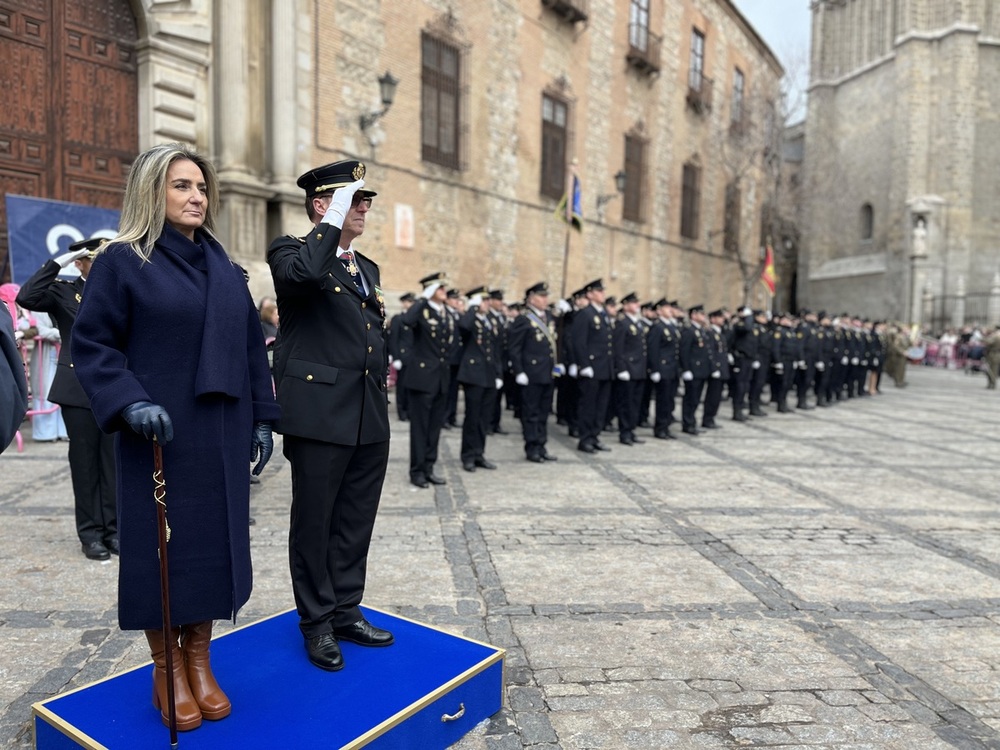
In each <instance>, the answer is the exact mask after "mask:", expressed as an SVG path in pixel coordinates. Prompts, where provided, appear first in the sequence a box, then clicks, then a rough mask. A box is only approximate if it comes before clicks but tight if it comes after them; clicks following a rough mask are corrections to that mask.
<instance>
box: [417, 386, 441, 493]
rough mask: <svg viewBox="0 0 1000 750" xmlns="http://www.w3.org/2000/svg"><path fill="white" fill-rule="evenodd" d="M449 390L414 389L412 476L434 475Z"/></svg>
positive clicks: (419, 477) (424, 476) (420, 477)
mask: <svg viewBox="0 0 1000 750" xmlns="http://www.w3.org/2000/svg"><path fill="white" fill-rule="evenodd" d="M447 401H448V393H447V392H445V391H438V392H437V393H424V392H422V391H414V390H412V389H411V390H410V479H414V480H419V479H422V478H426V477H428V476H430V474H432V473H433V471H434V464H435V463H436V462H437V458H438V441H439V440H440V439H441V425H443V424H444V411H445V405H446V403H447Z"/></svg>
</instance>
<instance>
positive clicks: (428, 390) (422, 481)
mask: <svg viewBox="0 0 1000 750" xmlns="http://www.w3.org/2000/svg"><path fill="white" fill-rule="evenodd" d="M420 283H421V284H422V285H423V288H424V290H423V292H421V293H420V300H419V301H418V302H416V303H415V304H414V305H413V307H411V308H410V309H409V310H407V311H406V313H405V314H404V315H403V322H404V323H406V325H408V326H409V327H410V330H411V331H412V332H413V346H412V350H411V354H410V362H409V365H408V366H409V367H410V372H409V373H408V374H407V377H406V385H407V387H408V388H409V389H410V482H411V483H413V484H414V485H416V486H417V487H429V486H430V485H431V484H446V482H445V480H444V478H443V477H440V476H438V475H437V474H435V473H434V464H435V463H436V462H437V458H438V441H439V440H440V438H441V426H442V425H443V424H444V415H445V405H446V402H447V399H448V384H449V381H450V375H451V373H450V366H449V364H448V358H449V355H450V354H451V350H452V347H453V346H454V345H455V337H456V326H455V322H454V320H453V319H452V316H451V315H450V314H449V313H448V311H447V310H446V309H445V300H446V299H447V295H448V289H447V285H448V280H447V278H446V277H445V274H444V273H433V274H431V275H430V276H425V277H424V278H422V279H421V280H420Z"/></svg>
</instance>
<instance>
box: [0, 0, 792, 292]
mask: <svg viewBox="0 0 1000 750" xmlns="http://www.w3.org/2000/svg"><path fill="white" fill-rule="evenodd" d="M15 5H19V6H24V7H23V8H19V10H18V11H17V12H16V13H15V14H14V20H13V21H11V20H10V18H8V30H9V29H15V30H22V29H24V28H28V29H29V30H30V29H32V28H36V27H37V26H38V24H39V23H42V21H40V20H39V19H42V18H43V17H45V18H47V20H46V21H45V23H48V24H49V26H50V27H51V31H52V36H51V37H50V38H51V39H55V40H57V42H58V40H60V39H62V38H72V37H73V36H74V35H76V36H80V34H81V33H82V32H81V29H82V30H83V31H85V32H86V33H85V34H84V38H85V43H84V47H87V45H88V44H90V43H91V42H90V41H87V40H96V41H94V43H95V44H100V37H101V33H102V32H101V29H102V28H103V24H104V21H102V20H101V19H102V18H104V16H102V15H101V14H104V15H105V16H106V15H107V14H109V13H113V14H116V15H117V16H120V17H122V18H125V17H126V16H128V17H129V23H132V24H134V25H133V26H132V27H131V29H132V30H131V31H130V32H129V33H127V34H124V35H123V36H122V40H121V41H120V43H119V47H116V48H115V49H117V50H118V53H119V54H120V55H122V56H124V57H127V58H128V59H129V60H130V65H131V67H130V71H131V73H130V75H132V76H133V78H131V79H127V80H126V79H122V81H123V82H119V83H118V84H116V85H117V86H118V87H119V88H122V87H124V88H125V89H128V88H129V87H130V86H131V87H134V88H133V90H132V92H131V95H132V96H133V101H134V104H133V105H132V106H134V108H135V110H136V112H135V117H134V121H133V124H134V125H136V127H134V128H133V130H132V131H130V132H125V131H124V130H123V132H122V133H121V134H120V138H119V143H118V145H117V146H116V148H117V149H118V150H117V151H116V153H117V154H118V156H117V157H116V158H117V161H115V162H114V166H113V168H112V169H111V172H110V176H109V177H108V179H107V180H106V181H107V182H109V184H112V185H113V184H115V180H118V184H123V182H124V174H125V172H126V171H127V167H128V164H129V158H128V153H129V152H131V153H132V154H134V153H137V152H138V151H140V150H142V149H144V148H146V147H148V146H150V145H152V144H153V143H158V142H163V141H168V140H181V141H185V142H189V143H192V144H194V145H195V146H196V147H197V148H199V149H200V150H202V151H203V152H205V153H207V154H208V155H209V156H211V158H212V159H213V160H214V162H215V164H216V165H217V168H218V171H219V175H220V180H221V185H222V191H223V212H222V217H221V218H222V222H221V234H222V239H223V241H224V242H225V244H226V247H227V248H228V249H229V250H230V252H231V253H232V254H233V255H234V256H235V257H236V258H237V259H238V260H239V261H240V262H241V263H243V264H244V265H245V266H247V268H248V269H249V270H250V273H251V286H252V290H253V291H254V294H255V296H260V295H261V294H264V293H266V292H268V291H269V276H268V272H267V269H266V264H265V263H264V259H263V257H264V251H265V249H266V247H267V245H268V244H269V241H270V239H271V238H273V237H274V236H276V235H278V234H281V233H286V232H288V233H302V232H304V231H305V230H306V229H307V227H308V223H307V220H306V216H305V211H304V209H303V196H302V194H301V191H300V190H298V188H296V187H295V178H296V176H297V175H299V174H301V173H302V172H303V171H305V170H306V169H308V168H309V167H311V166H314V165H316V164H320V163H325V162H328V161H333V160H336V159H341V158H349V157H353V158H361V159H362V160H364V161H365V162H366V163H367V165H368V167H369V178H368V179H369V184H370V186H371V187H372V188H373V189H375V190H377V191H378V193H379V195H378V198H377V199H376V201H375V203H374V205H373V208H372V210H371V213H370V214H369V224H368V229H367V231H366V233H365V236H364V238H363V241H362V243H361V245H363V248H362V249H363V251H364V252H366V253H367V254H369V255H370V256H371V257H373V258H374V259H375V260H376V261H377V262H379V263H380V264H381V265H382V268H383V281H384V284H385V287H386V291H387V292H389V293H390V299H392V300H393V301H395V299H394V294H393V293H395V292H397V291H398V292H401V291H403V290H406V289H414V288H415V287H416V286H417V279H418V278H420V277H421V276H423V275H425V274H427V273H430V272H433V271H438V270H446V271H448V272H449V274H450V275H451V277H452V279H453V280H454V281H455V283H456V285H457V286H459V287H460V288H463V289H464V288H469V287H472V286H474V285H477V284H480V283H486V284H489V285H491V286H499V287H501V288H504V289H505V290H507V291H508V294H509V296H510V297H512V298H516V297H519V296H520V295H521V293H522V290H523V289H524V288H525V287H527V286H529V285H530V284H532V283H534V282H535V281H537V280H539V279H547V280H548V281H549V283H550V284H551V286H552V287H553V288H554V289H556V290H557V291H560V290H562V289H565V290H566V291H570V290H572V289H575V288H576V287H578V286H580V285H581V284H583V283H584V282H586V281H588V280H590V279H591V278H594V277H598V276H601V277H604V278H605V280H606V282H607V284H608V286H609V288H610V290H611V292H612V293H614V294H620V293H624V292H626V291H630V290H632V289H635V290H636V291H638V292H639V294H640V295H642V296H644V297H659V296H661V295H664V294H665V295H668V296H671V297H678V298H680V299H681V300H682V301H683V302H684V303H697V302H704V303H706V304H710V305H715V304H718V305H722V304H729V305H733V304H736V303H738V302H739V301H740V299H739V298H740V290H741V280H742V279H741V265H742V267H743V270H744V272H745V271H746V268H748V267H749V266H750V265H753V263H755V262H756V257H757V248H758V247H759V245H760V243H761V235H762V230H761V216H762V213H763V206H764V204H765V203H766V201H767V200H768V189H767V187H766V180H764V179H762V167H761V166H760V164H759V159H758V158H756V156H755V154H756V153H757V152H760V151H762V150H763V148H762V143H761V141H762V139H763V138H764V137H765V136H766V134H768V133H770V131H771V130H773V122H771V121H770V120H769V119H768V117H767V116H765V111H766V110H768V108H769V107H770V106H771V103H772V102H773V101H774V98H775V96H776V92H777V84H778V80H779V78H780V76H781V75H782V69H781V66H780V64H779V63H778V61H777V59H776V58H775V57H774V55H773V54H772V53H771V51H770V50H769V49H768V48H767V46H766V45H765V44H764V43H763V41H762V40H761V39H760V37H759V36H758V35H757V34H756V33H755V32H754V30H753V29H752V28H751V27H750V26H749V24H748V23H747V22H746V20H745V19H744V18H743V17H742V16H741V14H740V13H739V12H738V10H737V9H736V8H735V6H734V5H733V4H732V3H731V2H730V0H613V1H606V0H600V1H598V0H394V1H393V2H391V3H389V2H383V3H371V2H362V0H250V1H247V0H22V2H20V3H15ZM46 14H49V15H48V16H46ZM22 16H23V18H22ZM90 16H93V18H90V20H89V21H88V20H87V19H88V18H89V17H90ZM98 16H100V17H98ZM81 19H82V20H81ZM0 21H2V19H0ZM88 24H89V25H88ZM126 25H128V24H126ZM0 26H2V23H0ZM3 32H4V29H3V28H0V35H2V33H3ZM18 33H19V34H20V31H18ZM21 36H23V38H19V42H24V43H25V44H26V45H28V46H30V45H32V44H35V42H34V40H33V38H29V37H31V33H25V34H23V35H21ZM2 41H3V44H7V39H6V38H4V39H3V40H2ZM53 46H54V50H55V54H56V55H58V54H59V50H60V49H61V47H60V46H59V44H58V43H55V42H54V43H53ZM9 57H11V58H14V57H16V55H13V54H12V55H10V56H9ZM431 58H433V59H431ZM385 71H391V72H392V74H393V76H394V77H395V78H396V79H398V81H399V85H398V87H397V89H396V93H395V98H394V101H393V104H392V106H391V108H390V109H389V110H388V111H387V112H385V113H384V115H383V116H382V117H381V118H379V119H378V120H377V122H375V123H374V124H373V125H369V126H367V127H365V128H364V129H362V127H361V125H360V121H361V118H362V115H366V114H371V113H373V112H380V111H381V110H382V105H381V103H380V101H379V94H378V91H379V87H378V78H379V77H380V76H381V75H382V74H383V73H384V72H385ZM129 80H131V81H132V83H129V82H128V81H129ZM125 93H126V94H128V93H129V92H128V91H126V92H125ZM12 95H13V96H15V98H16V96H17V95H18V94H17V92H13V94H12ZM126 99H127V97H126ZM55 106H56V108H58V107H60V106H61V104H60V102H58V101H57V102H56V105H55ZM24 119H25V122H27V121H28V120H29V119H30V118H24ZM29 130H30V128H28V127H27V126H24V127H22V126H21V125H17V126H11V127H9V128H7V127H6V126H4V125H3V123H2V121H0V144H2V142H3V141H4V139H5V138H6V137H7V133H8V131H9V132H10V133H13V135H12V136H10V137H11V138H12V139H14V140H16V139H17V138H26V139H27V140H30V139H31V138H32V137H36V136H37V137H39V138H41V137H42V136H41V135H38V134H32V133H30V132H28V131H29ZM22 131H24V132H22ZM25 133H27V135H25ZM79 145H80V147H81V150H82V151H86V148H87V143H86V139H84V141H82V142H81V144H79ZM2 150H3V149H2V148H0V152H2ZM4 155H5V154H3V153H0V181H2V182H3V183H4V186H5V189H7V190H18V191H27V192H29V193H31V191H34V193H32V194H38V195H40V196H41V197H54V198H60V199H66V200H73V199H74V198H73V197H72V194H70V193H68V192H66V191H64V192H63V193H61V192H60V191H59V190H47V189H46V188H45V186H44V185H43V184H41V183H37V184H33V185H28V186H27V187H24V184H23V181H21V182H18V183H17V184H16V185H15V182H14V177H11V176H10V175H15V176H17V175H18V174H19V173H18V169H19V168H20V165H19V164H17V163H16V162H17V158H16V157H17V154H13V157H14V159H13V161H11V160H8V161H7V162H4V161H3V157H4ZM11 155H12V154H7V156H11ZM748 155H749V156H748ZM571 166H572V167H573V168H575V173H576V175H577V176H578V178H579V181H580V184H581V188H582V189H581V196H582V200H581V205H580V208H581V211H582V214H583V220H582V224H583V229H582V231H581V232H576V231H570V232H567V231H566V229H565V227H566V224H565V223H564V222H562V221H561V220H560V219H559V218H557V217H556V216H555V214H556V209H557V206H558V203H559V197H560V194H561V193H562V192H563V191H562V190H560V189H559V188H560V187H562V186H563V185H565V182H566V180H565V178H564V177H563V175H564V174H566V173H567V171H568V170H569V169H570V168H571ZM617 173H623V174H624V188H625V189H624V193H623V194H620V193H619V192H618V191H617V190H616V182H615V175H616V174H617ZM18 179H20V178H18ZM556 183H558V185H556ZM727 188H729V189H728V190H727ZM599 197H600V201H599V200H598V198H599ZM97 202H102V203H103V204H106V205H107V206H109V207H115V206H114V205H113V204H114V202H115V194H114V190H110V191H106V192H105V193H104V194H102V195H101V196H100V200H99V201H97V200H95V203H97ZM598 204H600V205H598ZM0 219H2V217H0ZM361 245H359V247H361ZM743 258H749V259H750V261H749V262H744V263H742V264H741V263H740V262H738V261H739V260H741V259H743ZM751 270H752V269H751ZM744 275H745V274H744Z"/></svg>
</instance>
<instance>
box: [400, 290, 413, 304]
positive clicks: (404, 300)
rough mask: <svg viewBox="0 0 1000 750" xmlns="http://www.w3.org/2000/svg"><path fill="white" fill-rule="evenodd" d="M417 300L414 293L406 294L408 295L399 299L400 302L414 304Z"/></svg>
mask: <svg viewBox="0 0 1000 750" xmlns="http://www.w3.org/2000/svg"><path fill="white" fill-rule="evenodd" d="M415 299H416V297H415V296H414V294H413V292H406V294H404V295H402V296H401V297H400V298H399V301H400V302H413V301H414V300H415Z"/></svg>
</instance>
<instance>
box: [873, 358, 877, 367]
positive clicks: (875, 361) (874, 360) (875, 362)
mask: <svg viewBox="0 0 1000 750" xmlns="http://www.w3.org/2000/svg"><path fill="white" fill-rule="evenodd" d="M872 364H873V365H874V366H875V367H878V357H875V359H873V360H872Z"/></svg>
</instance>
